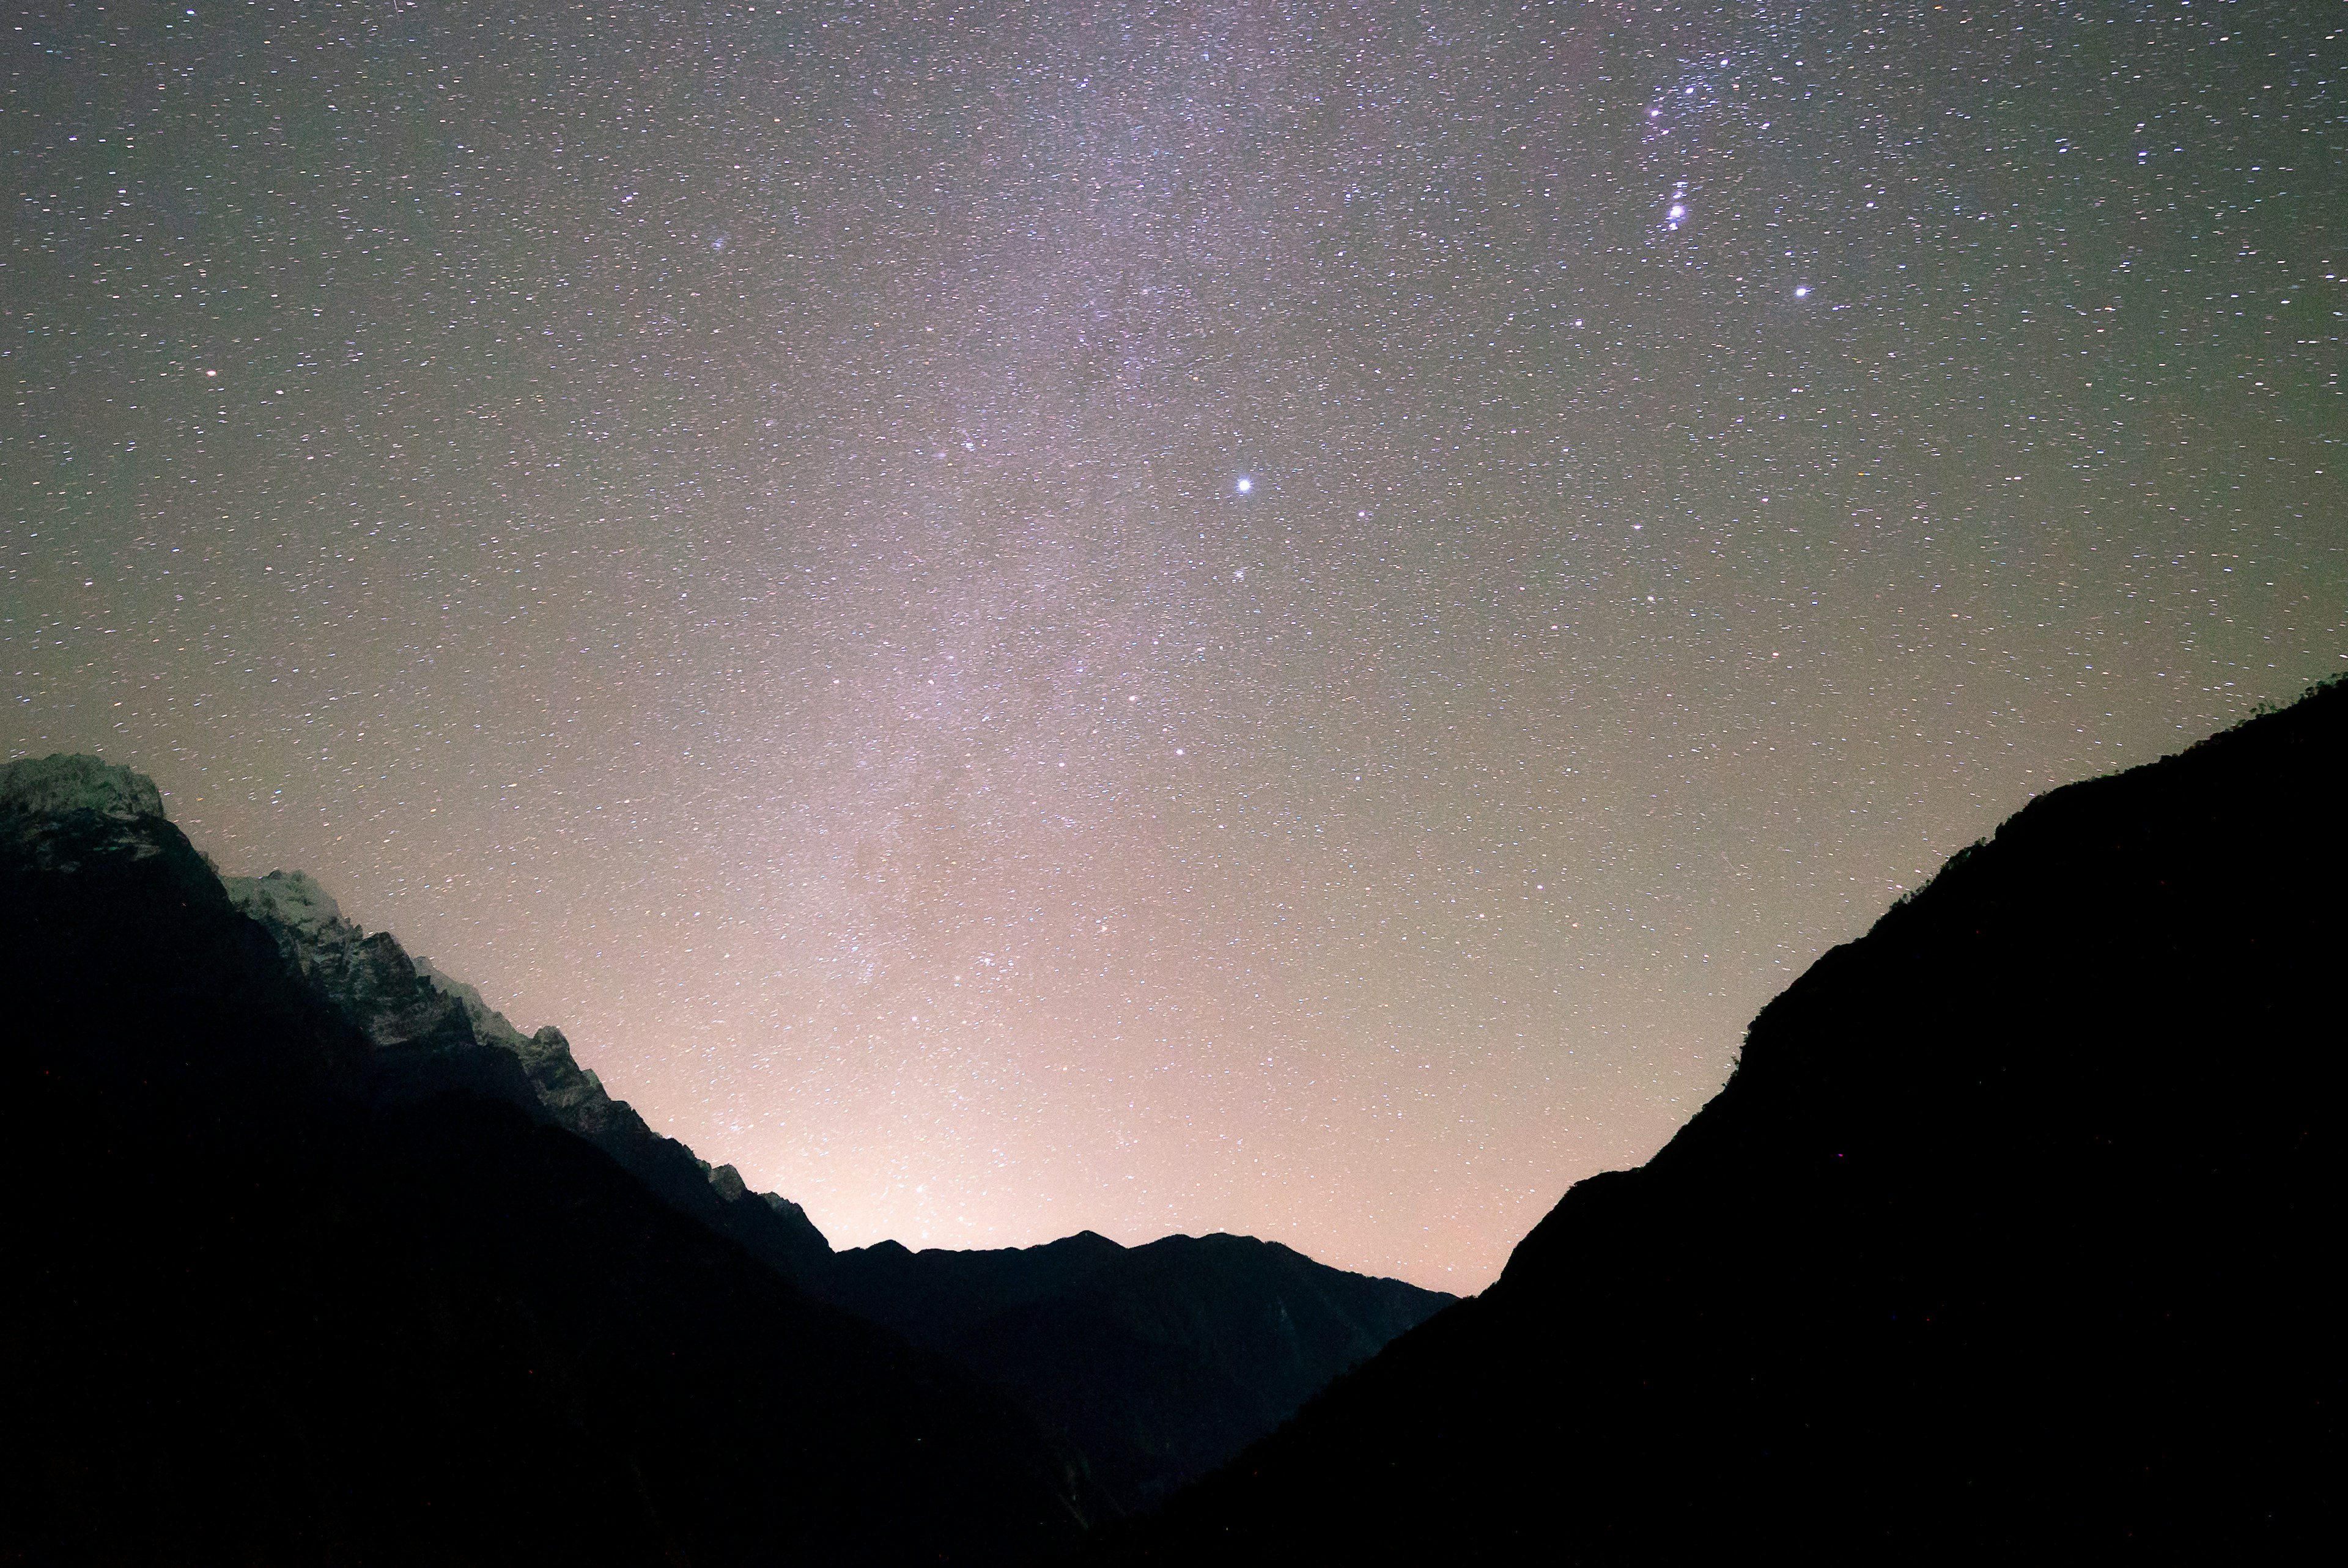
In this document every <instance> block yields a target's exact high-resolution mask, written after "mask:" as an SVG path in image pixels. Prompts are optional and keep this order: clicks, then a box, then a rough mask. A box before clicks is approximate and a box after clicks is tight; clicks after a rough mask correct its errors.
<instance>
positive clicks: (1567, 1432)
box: [1095, 682, 2348, 1563]
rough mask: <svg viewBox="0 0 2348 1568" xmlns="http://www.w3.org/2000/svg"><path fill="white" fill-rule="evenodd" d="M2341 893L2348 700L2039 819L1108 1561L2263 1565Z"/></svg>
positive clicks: (2307, 1519)
mask: <svg viewBox="0 0 2348 1568" xmlns="http://www.w3.org/2000/svg"><path fill="white" fill-rule="evenodd" d="M2344 890H2348V682H2333V683H2332V684H2330V685H2328V686H2326V687H2324V688H2322V689H2319V690H2318V691H2316V692H2313V693H2312V694H2310V695H2309V696H2307V697H2306V698H2304V699H2303V700H2302V701H2301V702H2298V703H2297V704H2295V705H2294V706H2292V707H2291V708H2289V709H2287V710H2285V711H2282V712H2272V713H2268V714H2265V715H2263V716H2261V717H2259V718H2256V719H2254V720H2252V721H2250V722H2249V723H2245V724H2243V725H2241V726H2240V727H2239V728H2237V729H2235V730H2232V731H2230V732H2228V733H2224V734H2221V735H2219V736H2217V737H2215V738H2214V739H2211V740H2209V741H2206V742H2204V743H2201V744H2199V745H2197V746H2194V747H2192V748H2191V749H2190V750H2188V751H2187V752H2185V753H2182V754H2181V755H2178V756H2175V757H2171V758H2169V759H2168V760H2166V761H2163V762H2160V763H2157V764H2151V765H2149V766H2146V767H2140V768H2137V769H2134V770H2132V771H2130V772H2128V773H2126V774H2120V775H2118V776H2116V777H2111V778H2104V779H2097V780H2095V781H2093V782H2091V783H2087V784H2075V785H2073V786H2071V787H2069V788H2065V789H2062V790H2058V791H2055V792H2054V793H2052V794H2047V795H2045V796H2043V797H2041V798H2039V799H2037V800H2035V801H2034V802H2032V803H2031V804H2030V805H2029V806H2028V807H2027V808H2026V809H2024V811H2022V812H2021V813H2020V814H2019V815H2016V816H2014V817H2013V819H2012V820H2011V821H2009V822H2007V823H2006V824H2005V825H2003V827H2002V828H2001V829H2000V830H1999V831H1998V833H1997V835H1996V836H1995V838H1994V839H1993V840H1991V841H1989V842H1987V843H1984V844H1982V845H1976V846H1974V847H1973V848H1972V849H1970V850H1967V851H1965V852H1963V853H1962V854H1960V855H1958V856H1956V857H1955V858H1954V859H1953V860H1952V861H1951V862H1950V863H1949V864H1948V866H1946V867H1944V868H1943V869H1942V870H1941V873H1940V875H1939V876H1937V877H1936V878H1935V879H1934V880H1933V881H1932V883H1931V885H1930V886H1927V887H1925V888H1924V889H1922V890H1921V892H1919V893H1917V894H1915V895H1914V896H1912V897H1909V898H1906V899H1904V900H1902V901H1901V902H1900V904H1899V905H1898V906H1896V907H1894V908H1892V909H1891V910H1890V912H1889V913H1888V914H1886V915H1885V916H1884V917H1882V918H1881V919H1880V920H1879V921H1878V922H1877V924H1876V926H1875V927H1874V929H1873V930H1871V931H1869V933H1868V934H1867V935H1866V936H1865V937H1864V938H1860V939H1859V940H1857V941H1855V942H1851V943H1849V944H1848V945H1846V946H1843V947H1840V948H1836V949H1834V950H1833V951H1831V952H1829V953H1828V954H1827V955H1826V956H1825V957H1824V958H1820V959H1819V960H1818V962H1817V963H1816V964H1815V965H1813V966H1812V967H1811V968H1810V969H1809V970H1808V972H1807V973H1806V974H1804V975H1803V976H1802V977H1801V979H1798V980H1797V981H1796V982H1795V984H1794V985H1793V986H1792V987H1791V988H1790V989H1787V991H1786V992H1785V993H1784V994H1783V995H1782V996H1780V997H1778V998H1777V999H1776V1000H1775V1001H1773V1002H1772V1003H1770V1005H1769V1006H1768V1007H1767V1008H1766V1009H1764V1011H1763V1012H1762V1013H1761V1015H1760V1017H1759V1018H1758V1019H1756V1020H1755V1022H1754V1024H1753V1026H1752V1030H1751V1032H1750V1034H1749V1035H1748V1037H1747V1039H1746V1047H1745V1050H1744V1053H1743V1058H1742V1060H1741V1061H1740V1062H1739V1064H1738V1066H1737V1068H1736V1070H1735V1075H1734V1076H1733V1077H1732V1078H1731V1079H1730V1081H1729V1082H1728V1084H1727V1086H1726V1087H1725V1089H1723V1090H1722V1091H1721V1092H1720V1094H1719V1095H1718V1096H1717V1097H1716V1098H1715V1100H1713V1101H1712V1102H1710V1103H1709V1104H1708V1105H1706V1106H1705V1107H1704V1109H1703V1111H1702V1112H1699V1113H1698V1114H1697V1115H1696V1117H1695V1118H1694V1120H1693V1121H1691V1122H1689V1123H1688V1125H1687V1126H1686V1127H1684V1129H1682V1131H1681V1132H1679V1134H1678V1135H1677V1136H1676V1137H1674V1138H1673V1140H1672V1142H1671V1143H1669V1144H1668V1145H1666V1146H1665V1147H1664V1148H1663V1151H1662V1152H1661V1153H1658V1154H1656V1156H1655V1157H1654V1158H1653V1160H1651V1161H1650V1162H1648V1163H1647V1164H1645V1165H1644V1166H1642V1167H1641V1168H1639V1169H1637V1170H1634V1171H1626V1172H1617V1173H1610V1174H1606V1175H1601V1176H1597V1177H1593V1178H1591V1180H1588V1181H1585V1182H1582V1183H1581V1184H1579V1185H1577V1186H1575V1187H1574V1188H1573V1189H1572V1190H1571V1191H1570V1192H1569V1193H1568V1194H1566V1195H1565V1197H1564V1199H1563V1201H1562V1202H1560V1204H1558V1205H1557V1207H1556V1208H1555V1210H1553V1211H1552V1212H1551V1213H1550V1215H1549V1216H1548V1217H1547V1218H1546V1219H1544V1220H1543V1221H1542V1222H1541V1223H1540V1225H1539V1226H1538V1227H1537V1228H1536V1229H1535V1230H1534V1231H1533V1232H1532V1234H1531V1235H1529V1236H1527V1237H1526V1238H1525V1240H1524V1242H1523V1243H1522V1244H1521V1245H1519V1247H1518V1248H1517V1251H1516V1254H1515V1255H1514V1256H1513V1257H1512V1258H1511V1259H1510V1260H1509V1266H1508V1269H1507V1271H1506V1273H1505V1274H1504V1275H1503V1276H1502V1277H1501V1279H1500V1280H1499V1281H1498V1283H1497V1284H1495V1285H1494V1286H1492V1287H1491V1288H1489V1289H1488V1290H1487V1291H1485V1292H1484V1293H1483V1294H1482V1295H1481V1296H1478V1297H1476V1298H1475V1299H1473V1300H1469V1301H1466V1302H1462V1303H1460V1304H1459V1305H1457V1306H1456V1307H1450V1308H1448V1309H1447V1310H1446V1311H1444V1312H1442V1313H1440V1314H1438V1315H1437V1316H1436V1317H1434V1318H1433V1319H1431V1320H1429V1321H1428V1322H1426V1323H1425V1324H1423V1325H1421V1326H1419V1327H1417V1328H1416V1329H1414V1330H1413V1331H1411V1332H1410V1333H1407V1334H1406V1335H1404V1336H1402V1337H1400V1338H1399V1339H1397V1340H1396V1341H1395V1343H1394V1344H1392V1345H1390V1346H1388V1347H1387V1348H1385V1350H1384V1351H1383V1352H1382V1353H1381V1354H1380V1355H1379V1356H1378V1357H1377V1358H1375V1359H1374V1360H1372V1361H1370V1362H1369V1363H1368V1364H1367V1365H1365V1366H1364V1367H1362V1368H1359V1369H1358V1370H1356V1371H1354V1372H1353V1373H1351V1374H1349V1375H1348V1376H1346V1377H1344V1378H1340V1379H1338V1380H1337V1382H1336V1383H1335V1384H1334V1386H1333V1387H1332V1388H1330V1389H1328V1390H1327V1391H1326V1392H1325V1393H1323V1394H1322V1395H1321V1396H1319V1397H1318V1398H1317V1399H1314V1400H1313V1402H1312V1403H1310V1404H1309V1405H1308V1406H1307V1407H1306V1409H1304V1411H1303V1414H1302V1415H1300V1416H1299V1417H1298V1418H1297V1419H1295V1420H1293V1421H1292V1422H1291V1423H1289V1424H1288V1425H1287V1426H1286V1427H1284V1428H1283V1429H1282V1430H1281V1431H1280V1432H1279V1433H1278V1434H1277V1435H1276V1436H1274V1437H1272V1439H1270V1440H1266V1441H1264V1442H1262V1443H1260V1444H1258V1445H1256V1446H1255V1447H1254V1448H1252V1449H1251V1450H1249V1451H1248V1452H1247V1453H1246V1454H1244V1455H1243V1456H1241V1459H1240V1460H1237V1461H1236V1462H1234V1463H1233V1464H1231V1465H1230V1466H1229V1467H1227V1468H1225V1469H1224V1470H1223V1471H1220V1473H1219V1474H1217V1475H1216V1476H1214V1477H1212V1478H1210V1480H1209V1481H1206V1482H1204V1483H1203V1484H1201V1485H1200V1486H1198V1487H1196V1488H1193V1489H1191V1490H1189V1491H1187V1492H1185V1493H1183V1494H1182V1495H1180V1496H1179V1497H1178V1498H1177V1499H1175V1500H1174V1501H1173V1502H1172V1503H1171V1504H1170V1505H1169V1507H1168V1508H1167V1509H1166V1510H1165V1511H1163V1512H1161V1513H1160V1514H1159V1515H1158V1516H1157V1517H1155V1518H1153V1519H1151V1520H1149V1521H1147V1522H1145V1523H1143V1524H1142V1525H1140V1526H1138V1527H1129V1526H1128V1527H1123V1528H1112V1529H1111V1530H1110V1531H1109V1532H1107V1540H1106V1541H1105V1542H1103V1541H1101V1540H1099V1538H1096V1543H1095V1560H1097V1561H1110V1562H1169V1563H1202V1562H1210V1561H1211V1562H1215V1563H1234V1562H1236V1563H1275V1562H1277V1563H1291V1562H1298V1561H1316V1562H1327V1561H1339V1562H1343V1561H1351V1560H1357V1559H1366V1560H1373V1561H1382V1562H1392V1561H1426V1562H1435V1561H1442V1562H1496V1561H1497V1562H1510V1563H1515V1562H1531V1561H1538V1562H1542V1563H1550V1562H1569V1563H1570V1562H1609V1561H1617V1560H1625V1561H1654V1562H1674V1561H1706V1560H1719V1561H1727V1560H1731V1559H1732V1558H1735V1559H1742V1558H1745V1557H1748V1556H1753V1555H1767V1556H1785V1557H1788V1558H1793V1559H1796V1560H1802V1561H1818V1560H1821V1559H1828V1560H1834V1561H1866V1562H1914V1561H1918V1560H1927V1559H1929V1560H1964V1561H1998V1560H2006V1561H2013V1560H2034V1561H2043V1560H2048V1559H2055V1560H2068V1561H2080V1560H2087V1561H2101V1560H2106V1559H2108V1558H2111V1557H2115V1556H2119V1555H2123V1554H2127V1555H2140V1556H2146V1557H2149V1558H2152V1559H2155V1560H2207V1561H2273V1560H2279V1559H2281V1558H2282V1557H2284V1556H2285V1555H2286V1554H2287V1553H2291V1554H2295V1553H2296V1552H2297V1551H2299V1550H2303V1548H2304V1546H2305V1545H2307V1544H2312V1543H2313V1542H2316V1541H2320V1540H2321V1539H2323V1538H2325V1537H2327V1536H2329V1535H2330V1534H2331V1533H2332V1531H2331V1528H2330V1527H2331V1524H2332V1520H2331V1517H2330V1515H2331V1498H2332V1489H2333V1484H2334V1478H2333V1456H2334V1455H2335V1454H2336V1453H2337V1452H2338V1447H2339V1440H2340V1430H2339V1427H2340V1418H2339V1403H2338V1399H2337V1382H2338V1364H2339V1353H2338V1348H2337V1337H2338V1336H2337V1324H2336V1321H2335V1319H2336V1317H2337V1307H2336V1301H2337V1288H2338V1287H2337V1286H2336V1285H2330V1286H2327V1285H2325V1284H2324V1283H2323V1281H2324V1280H2325V1279H2326V1278H2327V1277H2329V1270H2330V1269H2331V1268H2332V1267H2333V1266H2336V1262H2335V1264H2333V1265H2327V1264H2325V1263H2324V1262H2323V1259H2324V1258H2325V1257H2327V1256H2333V1255H2335V1254H2336V1253H2337V1252H2338V1250H2339V1248H2338V1245H2337V1237H2338V1235H2339V1234H2340V1205H2339V1197H2338V1194H2339V1188H2338V1187H2337V1186H2335V1185H2334V1183H2336V1182H2337V1181H2338V1180H2339V1170H2338V1165H2337V1161H2336V1158H2335V1151H2336V1148H2337V1140H2336V1139H2335V1138H2334V1137H2333V1120H2334V1118H2335V1117H2336V1116H2337V1115H2338V1114H2339V1112H2340V1105H2341V1099H2340V1062H2341V1056H2342V1050H2343V1045H2348V1026H2343V1001H2342V999H2343V994H2348V943H2343V937H2348V917H2343V904H2342V900H2343V891H2344ZM2326 1238H2333V1239H2330V1240H2327V1239H2326Z"/></svg>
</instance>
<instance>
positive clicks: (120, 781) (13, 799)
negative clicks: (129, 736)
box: [0, 753, 163, 822]
mask: <svg viewBox="0 0 2348 1568" xmlns="http://www.w3.org/2000/svg"><path fill="white" fill-rule="evenodd" d="M81 811H87V812H95V813H97V814H98V815H100V816H107V817H112V818H114V819H115V820H116V821H118V822H129V821H133V820H135V819H137V818H139V817H144V816H160V815H163V795H162V792H161V791H160V790H158V789H157V788H156V787H155V781H154V780H153V779H150V778H149V777H148V776H147V775H146V774H140V773H133V772H131V771H130V770H129V768H126V767H122V766H120V765H118V764H114V763H109V762H104V761H101V760H100V759H98V758H97V757H89V756H78V755H68V754H66V753H58V754H57V755H56V756H48V757H19V758H17V759H16V760H15V762H13V763H10V764H8V765H7V766H5V768H0V815H11V816H63V815H67V814H68V813H72V812H81Z"/></svg>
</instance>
